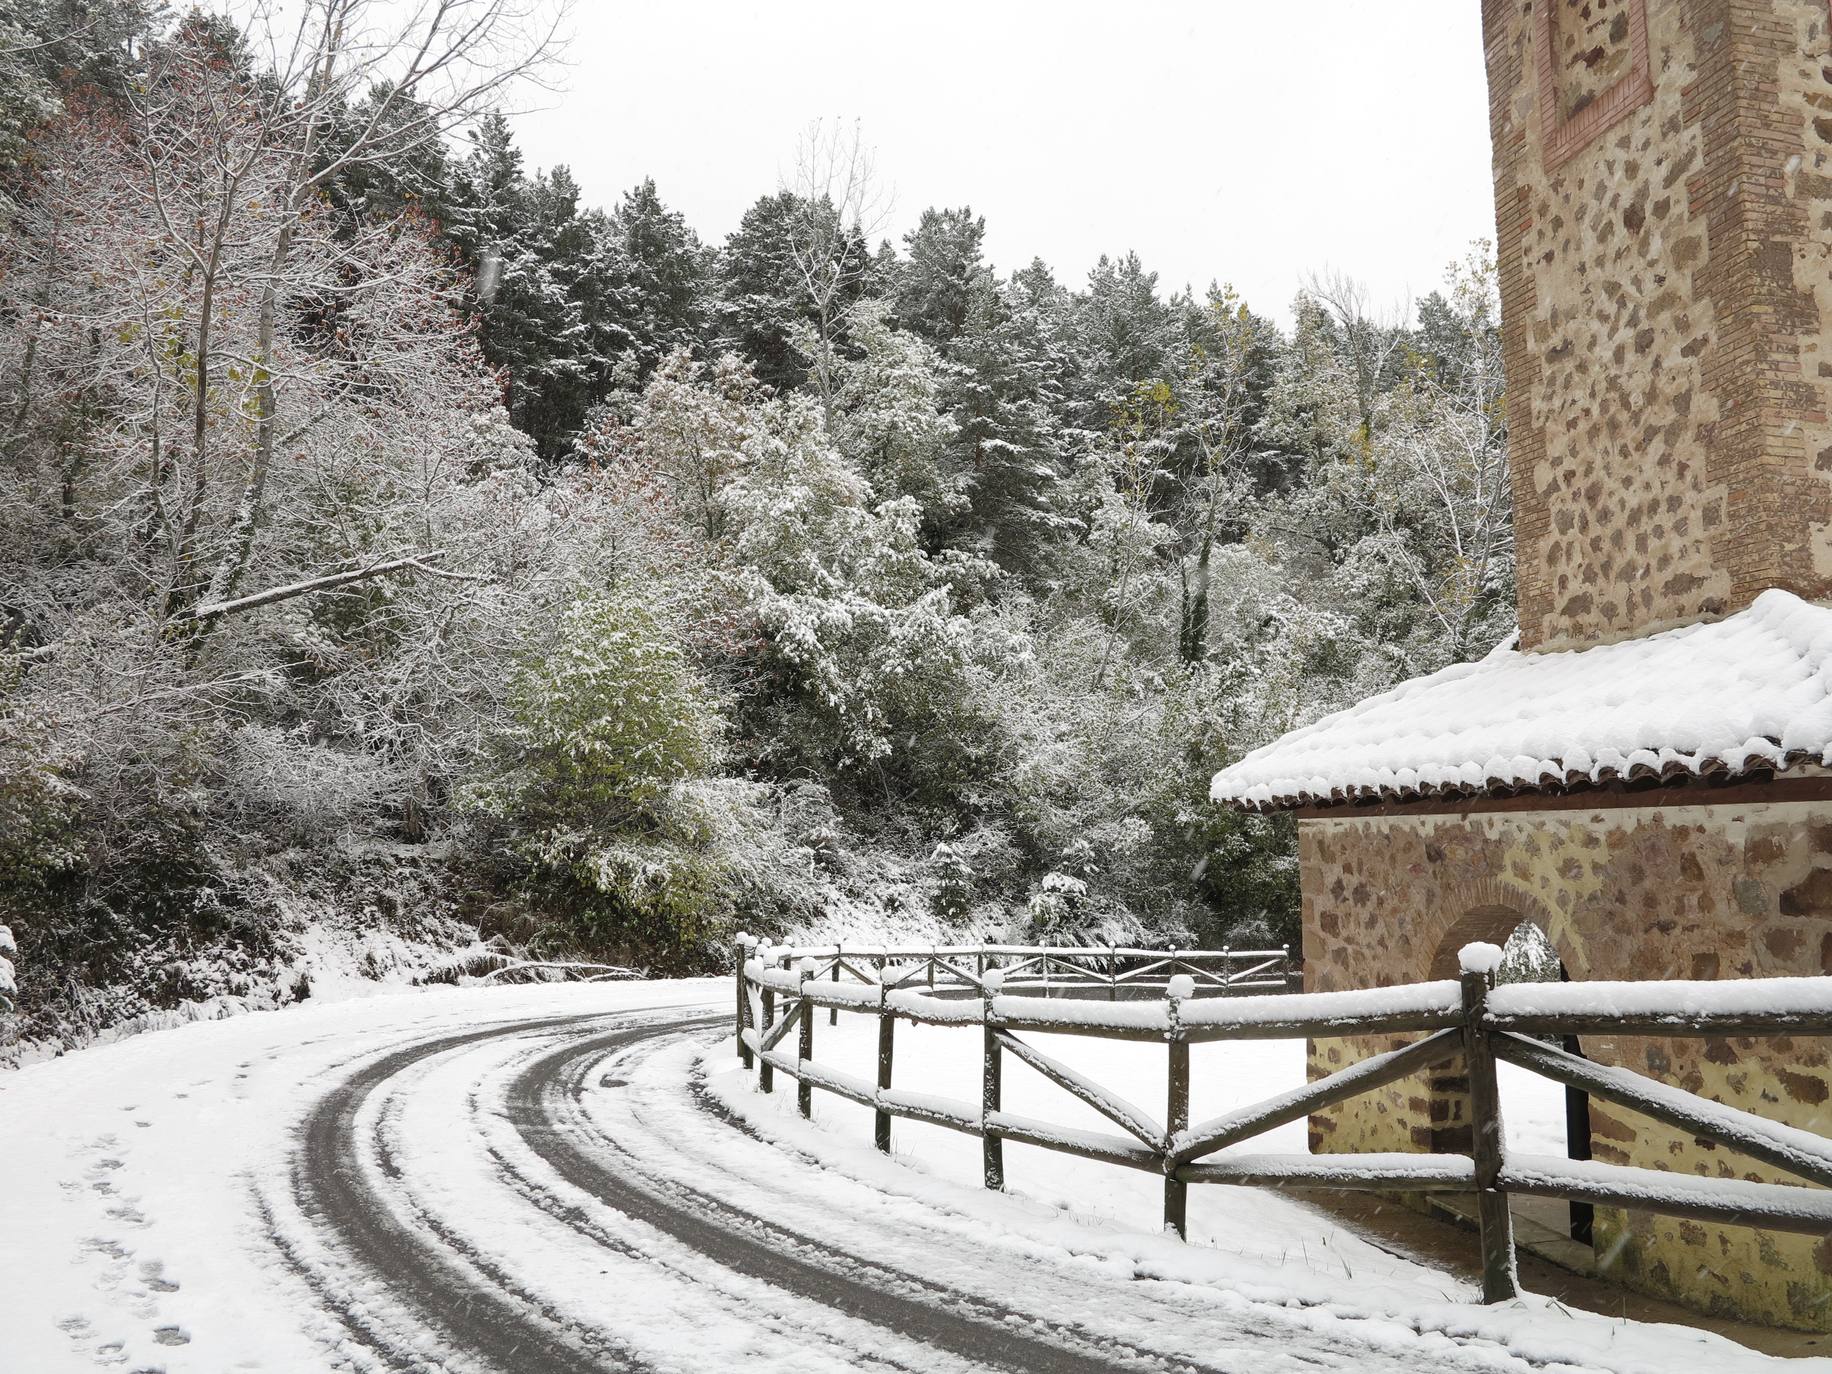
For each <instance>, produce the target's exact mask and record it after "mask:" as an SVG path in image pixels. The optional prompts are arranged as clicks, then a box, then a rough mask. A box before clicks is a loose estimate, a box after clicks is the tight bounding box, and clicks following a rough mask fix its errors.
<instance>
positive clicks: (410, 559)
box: [172, 549, 488, 620]
mask: <svg viewBox="0 0 1832 1374" xmlns="http://www.w3.org/2000/svg"><path fill="white" fill-rule="evenodd" d="M444 557H445V550H444V549H434V550H433V551H432V552H431V553H420V554H409V555H407V556H406V557H404V558H391V559H389V560H388V561H387V562H385V563H371V564H370V565H369V566H368V567H366V568H353V569H351V570H350V571H349V572H340V573H326V574H325V575H324V576H323V577H308V578H306V579H305V580H304V581H303V582H289V583H287V584H286V585H285V586H283V587H269V588H268V589H267V590H266V591H261V592H251V593H249V594H248V595H247V596H238V597H235V598H233V599H232V600H229V601H212V602H210V603H208V604H207V605H203V606H194V607H192V608H191V609H190V610H188V611H180V612H179V613H178V614H177V615H175V616H173V617H172V619H174V620H214V619H215V618H216V617H218V616H224V615H234V614H236V613H237V612H238V611H252V610H253V609H255V607H257V606H271V605H273V604H274V603H275V602H276V601H290V600H292V599H293V598H294V597H296V596H307V595H309V594H310V593H312V592H325V591H330V590H331V589H332V588H334V587H347V586H349V585H350V584H351V583H353V582H363V581H367V580H368V579H369V578H371V577H381V576H383V575H384V574H386V573H393V572H400V571H401V570H402V569H404V568H413V569H415V570H417V571H419V572H424V573H432V574H433V575H434V576H436V577H456V578H464V579H466V580H474V581H479V582H483V581H488V579H487V578H481V577H473V576H472V575H470V574H466V573H451V572H445V571H444V570H443V569H439V568H431V567H428V566H427V564H429V563H431V562H433V561H435V560H437V559H441V558H444Z"/></svg>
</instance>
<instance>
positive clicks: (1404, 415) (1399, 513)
mask: <svg viewBox="0 0 1832 1374" xmlns="http://www.w3.org/2000/svg"><path fill="white" fill-rule="evenodd" d="M1450 288H1451V289H1450V301H1449V304H1450V306H1451V308H1452V309H1451V316H1452V318H1454V320H1455V321H1456V322H1457V325H1458V327H1459V329H1460V332H1461V334H1462V336H1463V337H1462V338H1461V339H1460V341H1459V343H1460V345H1461V347H1460V348H1459V350H1458V355H1459V356H1458V357H1457V359H1456V364H1457V365H1456V367H1455V369H1454V375H1451V376H1444V375H1441V374H1440V373H1439V371H1438V370H1437V369H1436V368H1434V367H1432V366H1430V365H1428V364H1426V363H1424V362H1422V361H1421V362H1420V363H1418V364H1417V365H1415V366H1414V368H1413V371H1412V373H1411V375H1410V377H1409V378H1408V379H1407V382H1406V384H1405V385H1404V386H1402V387H1401V388H1399V389H1398V390H1397V391H1396V393H1395V397H1394V403H1393V405H1392V407H1391V410H1390V414H1389V415H1388V417H1387V421H1386V423H1385V425H1384V427H1383V431H1382V433H1381V436H1380V439H1379V442H1378V446H1377V450H1376V461H1375V462H1374V463H1373V464H1371V465H1370V467H1369V470H1368V472H1367V483H1366V496H1365V504H1366V507H1367V509H1368V510H1369V511H1370V513H1371V514H1372V515H1373V517H1374V520H1375V522H1376V524H1377V526H1378V529H1379V532H1380V542H1381V547H1382V550H1383V552H1384V553H1385V555H1386V557H1387V559H1388V560H1389V562H1390V563H1391V564H1392V565H1394V566H1395V567H1397V568H1399V569H1400V570H1401V571H1402V572H1403V573H1404V575H1405V576H1406V578H1407V580H1408V581H1409V582H1410V583H1411V584H1412V586H1413V589H1414V590H1415V591H1416V592H1417V593H1418V595H1419V597H1420V599H1421V600H1422V601H1423V602H1424V604H1425V605H1426V607H1428V608H1429V611H1430V614H1431V617H1432V620H1433V621H1434V622H1435V623H1436V626H1437V628H1438V631H1439V634H1440V636H1441V639H1442V642H1443V645H1444V648H1445V651H1446V654H1447V656H1448V659H1449V661H1452V662H1456V661H1461V660H1463V659H1466V658H1468V657H1470V655H1472V654H1473V653H1476V652H1479V651H1481V650H1484V649H1486V648H1488V647H1490V645H1491V643H1492V641H1493V639H1494V638H1495V635H1494V633H1493V631H1494V629H1495V627H1494V625H1493V624H1491V623H1490V622H1491V619H1492V617H1493V615H1494V614H1495V613H1496V612H1497V611H1499V610H1504V609H1505V608H1506V607H1508V606H1509V605H1511V603H1512V578H1513V566H1514V524H1513V508H1512V502H1511V487H1510V483H1509V475H1508V446H1507V429H1506V406H1505V398H1504V388H1505V379H1504V377H1503V373H1502V361H1501V344H1500V334H1499V331H1498V330H1497V329H1496V327H1495V322H1496V320H1497V318H1498V317H1499V305H1498V302H1497V300H1496V298H1495V286H1494V266H1493V263H1492V261H1491V260H1490V259H1489V258H1488V256H1487V245H1483V246H1481V247H1480V248H1479V249H1478V250H1477V252H1476V253H1475V254H1473V255H1472V256H1471V258H1470V259H1469V260H1468V261H1466V262H1465V263H1463V264H1461V265H1459V266H1458V267H1457V268H1456V269H1454V270H1453V272H1452V275H1451V282H1450ZM1483 634H1486V635H1487V638H1488V640H1489V641H1490V643H1484V642H1481V640H1480V639H1479V636H1480V635H1483Z"/></svg>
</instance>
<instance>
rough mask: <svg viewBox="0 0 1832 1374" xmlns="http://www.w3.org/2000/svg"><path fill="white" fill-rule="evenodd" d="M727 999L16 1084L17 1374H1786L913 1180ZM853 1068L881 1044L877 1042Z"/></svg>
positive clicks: (1420, 1287)
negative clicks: (745, 1036) (746, 1033)
mask: <svg viewBox="0 0 1832 1374" xmlns="http://www.w3.org/2000/svg"><path fill="white" fill-rule="evenodd" d="M729 995H730V989H729V985H728V984H725V983H721V982H681V983H651V984H625V985H620V986H614V987H604V986H599V987H589V988H586V987H570V988H538V989H493V990H475V991H473V990H467V991H462V992H460V991H452V990H434V991H429V992H424V993H415V994H409V995H401V996H395V997H386V998H375V999H370V1000H366V1001H362V1002H352V1003H345V1004H340V1005H335V1006H326V1007H317V1008H302V1009H298V1010H294V1011H288V1012H280V1013H269V1014H263V1015H256V1016H248V1017H244V1018H241V1019H239V1020H236V1021H232V1022H218V1023H212V1024H205V1025H195V1026H189V1027H184V1028H181V1029H178V1030H172V1031H162V1032H157V1033H154V1034H149V1035H144V1036H141V1037H138V1038H136V1039H133V1040H129V1041H125V1042H123V1043H120V1044H117V1045H113V1046H108V1047H104V1048H100V1049H96V1050H90V1051H86V1052H83V1053H79V1054H75V1055H71V1056H68V1057H66V1058H64V1059H62V1060H58V1061H55V1062H52V1063H48V1064H42V1065H36V1066H33V1067H30V1068H28V1069H26V1070H23V1071H21V1072H20V1073H18V1074H15V1075H11V1076H10V1077H8V1078H0V1208H3V1209H4V1223H3V1225H0V1371H4V1374H40V1372H41V1371H45V1372H47V1374H48V1372H50V1371H59V1370H84V1369H94V1368H97V1367H105V1368H120V1369H125V1370H133V1371H151V1370H160V1371H166V1374H179V1371H207V1372H208V1374H226V1372H227V1371H233V1370H268V1371H274V1370H289V1371H291V1370H297V1371H323V1370H332V1369H347V1370H359V1371H368V1370H449V1371H453V1372H454V1374H461V1372H467V1371H498V1372H499V1374H545V1372H546V1371H586V1370H593V1371H596V1370H607V1369H630V1370H657V1371H677V1370H678V1371H705V1370H724V1369H726V1368H731V1369H733V1370H737V1369H743V1370H745V1371H751V1370H759V1371H775V1370H782V1371H789V1370H794V1371H796V1374H808V1372H809V1371H814V1372H817V1374H818V1372H820V1371H829V1370H854V1369H894V1370H911V1371H916V1370H920V1371H952V1370H968V1369H984V1368H998V1369H1010V1370H1036V1371H1052V1370H1072V1371H1080V1370H1088V1371H1093V1370H1110V1369H1164V1370H1172V1369H1188V1370H1229V1371H1239V1370H1248V1371H1252V1374H1276V1372H1277V1371H1283V1370H1300V1369H1301V1370H1315V1369H1318V1368H1329V1369H1354V1370H1373V1371H1384V1370H1395V1371H1397V1370H1402V1369H1403V1370H1407V1371H1416V1370H1418V1369H1421V1368H1429V1369H1445V1370H1455V1369H1471V1370H1475V1369H1484V1370H1503V1369H1521V1370H1524V1369H1528V1368H1548V1367H1550V1368H1558V1367H1561V1365H1564V1367H1572V1366H1577V1367H1586V1368H1609V1369H1621V1370H1657V1369H1659V1370H1664V1369H1672V1368H1678V1367H1697V1366H1699V1365H1702V1364H1704V1363H1706V1362H1707V1361H1709V1362H1710V1363H1712V1364H1713V1365H1716V1366H1720V1367H1722V1368H1725V1369H1729V1368H1733V1367H1736V1366H1739V1365H1742V1364H1745V1363H1747V1364H1751V1365H1753V1364H1754V1363H1757V1362H1758V1361H1757V1360H1756V1358H1755V1357H1753V1356H1749V1355H1748V1354H1747V1353H1746V1352H1742V1351H1740V1350H1739V1349H1737V1348H1736V1347H1733V1346H1730V1345H1728V1344H1727V1343H1724V1342H1721V1341H1717V1340H1715V1339H1713V1338H1708V1337H1702V1336H1699V1335H1698V1334H1697V1333H1694V1332H1689V1331H1679V1330H1676V1329H1673V1328H1648V1327H1634V1326H1632V1325H1625V1324H1622V1323H1618V1322H1610V1321H1607V1320H1605V1319H1602V1318H1589V1317H1582V1316H1572V1315H1570V1314H1565V1313H1563V1312H1562V1310H1553V1309H1552V1308H1551V1307H1550V1306H1549V1305H1547V1304H1543V1303H1538V1302H1536V1301H1527V1302H1523V1303H1522V1304H1519V1305H1517V1306H1514V1307H1511V1308H1508V1309H1481V1308H1476V1307H1472V1306H1470V1305H1468V1303H1467V1301H1466V1298H1467V1294H1466V1292H1465V1291H1464V1286H1463V1285H1462V1284H1461V1283H1460V1282H1459V1281H1458V1280H1456V1279H1454V1278H1452V1277H1449V1276H1446V1275H1443V1274H1440V1273H1437V1272H1436V1271H1433V1270H1430V1269H1428V1268H1427V1267H1425V1266H1422V1265H1418V1264H1415V1263H1413V1262H1412V1261H1409V1260H1405V1259H1403V1258H1401V1257H1395V1256H1388V1255H1384V1254H1382V1253H1380V1252H1378V1251H1375V1250H1374V1249H1373V1248H1372V1247H1369V1246H1367V1245H1366V1243H1365V1242H1361V1241H1358V1240H1355V1239H1354V1238H1353V1237H1345V1236H1342V1235H1341V1234H1340V1233H1339V1232H1334V1231H1333V1228H1332V1227H1331V1226H1330V1224H1329V1223H1328V1222H1327V1221H1326V1220H1325V1219H1322V1218H1320V1217H1319V1216H1318V1214H1316V1213H1314V1212H1311V1211H1310V1210H1309V1209H1306V1208H1304V1207H1302V1206H1301V1205H1300V1204H1297V1203H1293V1202H1287V1201H1285V1200H1283V1199H1278V1198H1268V1197H1266V1196H1264V1195H1258V1194H1253V1195H1249V1194H1244V1193H1241V1192H1240V1191H1239V1190H1232V1189H1210V1190H1205V1197H1204V1200H1203V1203H1202V1207H1203V1208H1205V1209H1206V1210H1204V1211H1198V1212H1197V1213H1195V1214H1193V1221H1196V1220H1199V1221H1200V1223H1201V1231H1202V1232H1205V1233H1206V1234H1207V1236H1208V1242H1207V1243H1205V1244H1198V1245H1191V1246H1184V1245H1182V1244H1181V1243H1179V1242H1177V1241H1175V1240H1174V1238H1171V1237H1166V1236H1163V1235H1159V1234H1155V1233H1153V1232H1152V1231H1151V1230H1149V1229H1148V1228H1145V1227H1128V1226H1126V1225H1124V1224H1120V1223H1117V1222H1115V1221H1114V1220H1112V1219H1110V1218H1100V1217H1093V1216H1077V1215H1074V1214H1071V1213H1068V1212H1065V1211H1064V1210H1063V1209H1061V1208H1059V1207H1057V1206H1053V1205H1049V1203H1048V1201H1047V1199H1045V1198H1043V1197H1041V1196H1040V1194H1039V1191H1038V1189H1037V1188H1035V1187H1033V1188H1032V1189H1031V1191H1030V1192H1029V1193H1028V1194H1027V1193H1026V1191H1025V1186H1024V1180H1023V1179H1022V1178H1019V1179H1017V1180H1015V1185H1014V1186H1015V1192H1014V1193H1013V1194H1012V1195H991V1194H987V1193H985V1192H984V1190H980V1189H976V1188H973V1187H971V1186H968V1185H965V1184H961V1183H958V1182H955V1181H952V1180H950V1179H949V1178H948V1177H947V1169H946V1167H945V1160H944V1161H942V1165H943V1167H939V1168H931V1167H929V1165H928V1163H927V1162H924V1163H921V1164H916V1163H915V1162H913V1161H911V1160H908V1159H901V1158H893V1159H886V1158H883V1157H881V1156H878V1155H876V1154H875V1153H874V1152H872V1151H871V1150H870V1149H869V1145H868V1143H866V1142H869V1138H870V1137H869V1130H867V1131H865V1132H863V1133H862V1134H861V1133H859V1132H858V1131H857V1130H856V1126H857V1123H856V1122H855V1121H854V1120H852V1119H851V1118H850V1117H848V1116H846V1115H845V1114H844V1113H833V1114H825V1113H823V1114H820V1115H817V1120H816V1121H815V1122H814V1123H812V1124H810V1123H804V1122H802V1121H800V1120H799V1119H798V1118H795V1117H794V1116H793V1115H791V1114H789V1113H788V1112H786V1111H785V1110H784V1106H785V1102H790V1103H792V1100H793V1095H792V1094H786V1093H785V1094H778V1095H777V1096H776V1097H774V1098H762V1097H759V1096H758V1095H756V1094H754V1093H752V1092H750V1090H749V1087H748V1083H747V1080H746V1079H744V1077H743V1076H742V1075H740V1073H739V1072H738V1071H737V1070H736V1068H735V1067H734V1065H733V1063H732V1061H731V1060H730V1059H729V1057H728V1051H727V1048H726V1046H727V1044H728V1041H724V1040H722V1038H721V1037H722V1036H726V1035H728V1034H729V1026H728V1024H727V1022H726V1020H725V1016H726V1014H727V1007H728V998H729ZM822 1030H823V1031H826V1030H827V1028H826V1027H824V1026H823V1027H822ZM827 1043H829V1045H830V1047H831V1049H832V1051H833V1052H834V1053H836V1054H842V1055H843V1054H845V1053H846V1052H848V1049H847V1046H848V1040H847V1037H846V1035H845V1033H844V1027H842V1028H841V1030H840V1031H836V1032H834V1033H833V1034H832V1036H831V1038H830V1040H829V1041H828V1042H827ZM931 1048H932V1049H933V1051H934V1054H933V1058H934V1059H935V1061H936V1063H937V1065H938V1066H941V1065H945V1062H946V1060H947V1059H948V1052H947V1051H946V1050H945V1047H944V1046H942V1045H941V1044H940V1043H939V1042H937V1044H935V1045H934V1046H932V1047H931ZM903 1062H904V1061H903V1060H902V1059H901V1058H900V1072H901V1068H902V1064H903ZM909 1072H910V1074H912V1075H914V1074H915V1073H917V1072H918V1062H916V1061H915V1060H914V1058H913V1059H912V1062H911V1063H910V1066H909ZM928 1143H929V1142H927V1141H926V1140H925V1141H923V1142H922V1145H923V1146H924V1148H925V1149H926V1146H927V1145H928ZM1070 1163H1072V1164H1074V1165H1075V1166H1076V1167H1083V1166H1081V1164H1080V1162H1078V1161H1070ZM1088 1167H1095V1168H1099V1167H1100V1166H1088ZM1014 1172H1015V1171H1014ZM1116 1172H1117V1171H1113V1170H1103V1172H1102V1173H1101V1174H1099V1175H1098V1176H1097V1177H1099V1178H1101V1179H1106V1180H1112V1179H1113V1176H1114V1174H1115V1173H1116ZM1035 1178H1036V1179H1037V1180H1039V1181H1041V1182H1043V1183H1044V1184H1046V1185H1047V1186H1049V1187H1060V1186H1061V1185H1062V1182H1063V1178H1064V1176H1063V1175H1059V1174H1058V1175H1048V1174H1043V1173H1038V1174H1036V1175H1035ZM1139 1181H1140V1182H1142V1183H1144V1184H1149V1182H1150V1181H1149V1180H1139ZM1046 1190H1047V1189H1046ZM1096 1210H1099V1209H1098V1208H1097V1209H1096ZM1248 1230H1251V1232H1252V1234H1251V1235H1250V1236H1249V1235H1247V1234H1246V1232H1247V1231H1248ZM1235 1232H1238V1233H1240V1241H1241V1243H1240V1244H1239V1245H1234V1244H1232V1243H1231V1242H1224V1243H1217V1240H1216V1237H1218V1236H1220V1237H1226V1236H1229V1235H1230V1234H1232V1233H1235ZM1202 1238H1203V1236H1202V1234H1199V1235H1198V1239H1199V1240H1200V1239H1202ZM1319 1245H1320V1246H1321V1248H1322V1250H1323V1252H1324V1253H1321V1254H1313V1253H1311V1250H1312V1248H1313V1247H1315V1246H1319ZM1332 1246H1333V1247H1334V1248H1332ZM1275 1249H1277V1250H1278V1251H1279V1259H1278V1262H1276V1263H1275V1262H1273V1260H1272V1259H1270V1258H1268V1257H1269V1256H1270V1255H1271V1254H1272V1252H1273V1251H1274V1250H1275ZM1810 1363H1812V1364H1820V1363H1821V1362H1819V1361H1813V1362H1810ZM1793 1367H1794V1368H1802V1367H1803V1366H1802V1365H1801V1364H1800V1362H1795V1364H1794V1366H1793Z"/></svg>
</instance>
